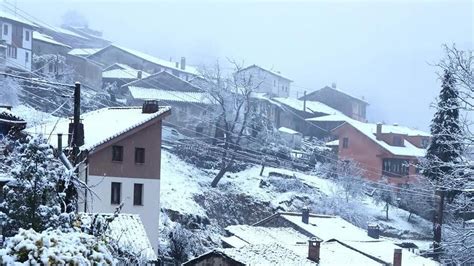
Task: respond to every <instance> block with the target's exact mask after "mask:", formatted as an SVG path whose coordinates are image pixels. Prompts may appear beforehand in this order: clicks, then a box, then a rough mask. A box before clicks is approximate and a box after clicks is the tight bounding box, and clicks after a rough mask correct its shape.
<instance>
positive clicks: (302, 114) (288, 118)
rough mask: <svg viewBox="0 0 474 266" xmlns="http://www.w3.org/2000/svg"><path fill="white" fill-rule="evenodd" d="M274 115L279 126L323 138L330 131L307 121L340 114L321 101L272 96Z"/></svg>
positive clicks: (274, 119)
mask: <svg viewBox="0 0 474 266" xmlns="http://www.w3.org/2000/svg"><path fill="white" fill-rule="evenodd" d="M271 100H272V103H273V108H274V111H273V113H274V116H273V122H274V124H275V126H276V127H277V128H280V127H286V128H290V129H292V130H295V131H298V132H300V133H302V134H303V135H304V136H313V137H317V138H323V137H326V136H328V134H329V131H327V130H326V129H325V128H321V127H318V126H314V125H313V124H311V123H309V122H308V121H306V119H308V118H312V117H319V116H325V115H332V114H340V112H339V111H337V110H336V109H334V108H331V107H329V106H327V105H325V104H323V103H321V102H317V101H306V100H298V99H294V98H280V97H276V98H272V99H271Z"/></svg>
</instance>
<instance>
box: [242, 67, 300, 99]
mask: <svg viewBox="0 0 474 266" xmlns="http://www.w3.org/2000/svg"><path fill="white" fill-rule="evenodd" d="M241 75H244V77H245V78H249V77H250V75H252V79H253V81H254V83H255V84H258V83H260V86H259V88H258V90H257V92H264V93H270V94H272V95H275V96H276V97H288V96H289V95H290V90H291V88H290V82H289V81H288V80H286V79H283V78H281V77H279V76H277V75H274V74H271V73H269V72H267V71H264V70H262V69H260V68H257V67H252V68H248V69H246V70H244V71H242V72H241ZM282 86H284V87H287V88H288V91H286V90H283V89H282Z"/></svg>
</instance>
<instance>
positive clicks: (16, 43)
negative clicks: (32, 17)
mask: <svg viewBox="0 0 474 266" xmlns="http://www.w3.org/2000/svg"><path fill="white" fill-rule="evenodd" d="M0 25H1V26H0V31H1V32H0V39H1V41H2V43H3V45H4V46H5V47H4V49H5V67H6V68H7V70H8V69H14V70H17V71H31V58H32V51H31V50H32V42H33V30H34V29H35V28H36V25H34V24H33V23H31V22H30V21H28V20H25V19H23V18H21V17H18V16H15V15H13V14H10V13H7V12H4V11H0Z"/></svg>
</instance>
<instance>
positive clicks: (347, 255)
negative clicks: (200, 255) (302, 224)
mask: <svg viewBox="0 0 474 266" xmlns="http://www.w3.org/2000/svg"><path fill="white" fill-rule="evenodd" d="M226 230H227V231H228V232H229V233H231V234H233V236H230V237H224V238H223V239H222V241H224V242H226V243H228V244H229V245H231V246H232V247H234V248H236V249H231V250H228V249H224V250H223V252H224V253H225V254H229V256H231V257H232V255H233V254H234V253H235V252H236V250H238V251H240V252H242V251H250V252H252V251H253V252H254V251H257V248H260V250H258V252H259V254H261V253H266V252H267V251H268V247H270V248H277V249H278V250H279V252H278V254H274V255H276V256H279V257H278V258H277V259H284V258H282V257H283V256H287V254H296V255H298V256H300V258H301V259H304V258H306V257H307V256H308V240H309V237H308V236H305V235H303V234H301V233H299V232H298V231H296V230H294V229H293V228H290V227H261V226H249V225H233V226H228V227H226ZM239 241H240V242H239ZM275 244H276V246H275ZM245 245H247V246H252V248H251V249H249V248H247V249H245V248H243V247H244V246H245ZM289 251H291V252H289ZM252 255H253V254H250V256H252ZM280 256H281V257H280ZM233 258H235V259H242V258H240V257H235V256H234V257H233ZM320 259H321V260H320V265H380V263H378V262H377V261H375V260H373V259H371V258H370V257H367V256H365V255H363V254H360V253H359V252H357V251H354V250H352V249H350V248H348V247H345V246H343V245H342V244H340V243H338V242H323V243H321V247H320ZM239 261H240V260H239ZM244 262H245V263H246V262H247V261H245V260H244ZM305 263H306V261H305ZM291 265H293V264H291Z"/></svg>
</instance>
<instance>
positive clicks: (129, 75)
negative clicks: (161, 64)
mask: <svg viewBox="0 0 474 266" xmlns="http://www.w3.org/2000/svg"><path fill="white" fill-rule="evenodd" d="M148 76H150V74H148V73H146V72H143V71H142V70H138V69H135V68H133V67H131V66H128V65H125V64H119V63H115V64H113V65H110V66H108V67H106V68H105V69H104V70H103V71H102V84H103V87H104V89H107V88H111V87H115V88H120V87H122V86H123V85H125V84H127V83H130V82H132V81H135V80H138V79H142V78H147V77H148Z"/></svg>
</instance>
